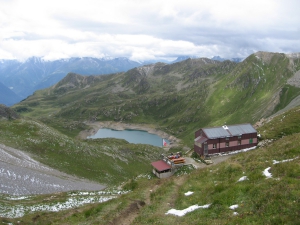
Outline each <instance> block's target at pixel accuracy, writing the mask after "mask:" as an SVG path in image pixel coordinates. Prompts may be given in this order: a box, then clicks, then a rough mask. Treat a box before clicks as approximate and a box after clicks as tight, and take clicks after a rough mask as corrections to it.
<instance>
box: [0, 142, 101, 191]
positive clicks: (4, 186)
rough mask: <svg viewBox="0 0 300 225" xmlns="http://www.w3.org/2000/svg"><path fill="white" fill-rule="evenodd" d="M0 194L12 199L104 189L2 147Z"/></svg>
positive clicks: (0, 145)
mask: <svg viewBox="0 0 300 225" xmlns="http://www.w3.org/2000/svg"><path fill="white" fill-rule="evenodd" d="M0 180H1V181H0V193H3V194H9V195H32V194H50V193H56V192H67V191H97V190H103V189H104V188H105V186H104V185H101V184H99V183H95V182H92V181H89V180H84V179H80V178H77V177H74V176H70V175H68V174H65V173H62V172H60V171H58V170H55V169H52V168H50V167H48V166H46V165H43V164H42V163H40V162H37V161H36V160H34V159H32V158H31V157H30V156H29V154H27V153H24V152H22V151H20V150H17V149H14V148H10V147H7V146H5V145H2V144H0Z"/></svg>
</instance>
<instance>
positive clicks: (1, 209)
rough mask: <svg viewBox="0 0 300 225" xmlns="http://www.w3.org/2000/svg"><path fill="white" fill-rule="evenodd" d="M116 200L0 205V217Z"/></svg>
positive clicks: (96, 198) (98, 198)
mask: <svg viewBox="0 0 300 225" xmlns="http://www.w3.org/2000/svg"><path fill="white" fill-rule="evenodd" d="M113 198H116V196H105V197H104V196H88V197H86V196H85V197H70V198H68V199H67V200H66V201H65V202H58V203H55V204H51V203H49V204H36V205H33V206H23V205H15V206H9V207H5V206H3V205H0V217H6V218H19V217H23V216H24V215H25V214H27V213H31V212H37V211H51V212H58V211H61V210H65V209H70V208H75V207H79V206H82V205H84V204H89V203H101V202H106V201H108V200H110V199H113Z"/></svg>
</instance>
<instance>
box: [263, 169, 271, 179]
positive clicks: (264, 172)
mask: <svg viewBox="0 0 300 225" xmlns="http://www.w3.org/2000/svg"><path fill="white" fill-rule="evenodd" d="M269 169H271V167H268V168H266V169H265V170H264V171H263V175H265V176H266V177H267V178H272V174H271V173H270V172H269Z"/></svg>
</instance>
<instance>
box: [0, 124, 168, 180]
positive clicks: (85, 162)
mask: <svg viewBox="0 0 300 225" xmlns="http://www.w3.org/2000/svg"><path fill="white" fill-rule="evenodd" d="M0 143H3V144H6V145H8V146H11V147H15V148H18V149H21V150H25V151H28V152H30V153H32V154H33V155H34V156H35V157H36V159H37V160H39V161H41V162H42V163H45V164H47V165H49V166H51V167H53V168H56V169H59V170H61V171H64V172H66V173H69V174H74V175H77V176H79V177H84V178H88V179H91V180H95V181H98V182H100V183H104V184H107V185H116V184H119V183H121V182H123V181H126V180H128V179H129V178H131V177H132V176H136V175H138V174H140V173H143V172H146V171H149V169H150V162H151V161H152V160H155V159H157V157H158V156H159V155H160V153H161V152H162V149H161V148H158V147H155V146H150V145H134V144H130V143H128V142H126V141H124V140H118V139H101V140H91V139H89V140H86V141H81V140H77V139H74V138H70V137H68V136H67V135H65V134H63V133H60V132H58V131H57V130H55V129H53V128H50V127H48V126H46V125H45V124H43V123H41V122H38V121H33V120H29V119H18V120H14V121H0ZM136 168H138V169H136Z"/></svg>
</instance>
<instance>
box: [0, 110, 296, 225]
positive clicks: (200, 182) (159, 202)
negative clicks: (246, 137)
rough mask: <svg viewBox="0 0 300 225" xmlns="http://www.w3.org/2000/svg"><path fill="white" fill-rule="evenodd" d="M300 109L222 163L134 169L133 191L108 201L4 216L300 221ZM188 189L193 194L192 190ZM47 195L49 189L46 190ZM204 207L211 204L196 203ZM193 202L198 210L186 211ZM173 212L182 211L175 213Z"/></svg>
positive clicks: (59, 197) (70, 220) (39, 220)
mask: <svg viewBox="0 0 300 225" xmlns="http://www.w3.org/2000/svg"><path fill="white" fill-rule="evenodd" d="M299 112H300V107H298V108H294V109H292V110H290V111H288V112H286V113H284V114H282V115H280V116H277V117H276V118H274V119H272V120H270V121H265V124H264V125H263V126H261V127H260V128H259V129H258V130H259V132H260V133H261V134H262V139H261V143H262V145H261V147H258V148H257V149H255V150H252V151H248V152H244V153H239V154H236V155H233V156H232V157H231V158H229V159H228V160H227V161H225V162H223V163H221V164H217V165H214V164H212V165H210V166H207V167H206V168H204V169H198V170H186V168H184V169H183V170H181V171H179V172H178V173H177V174H175V176H173V177H171V178H168V179H158V178H155V177H153V176H152V175H150V173H149V174H148V175H143V176H137V177H135V178H134V179H132V180H130V181H129V182H128V183H127V184H126V185H125V186H124V188H126V189H127V190H128V189H129V190H131V192H129V193H127V194H125V195H122V196H120V197H118V198H116V199H112V200H110V201H107V202H104V203H98V204H92V205H86V206H82V207H80V208H76V209H69V210H64V211H59V212H35V213H31V214H27V215H26V216H24V217H22V218H17V219H2V221H3V222H6V223H8V222H16V221H19V222H18V223H20V224H30V223H35V224H163V225H164V224H297V223H298V221H299V220H300V214H299V213H298V211H299V207H300V201H299V195H300V192H299V190H300V183H299V173H300V167H299V163H300V157H299V154H300V127H299V126H295V124H300V114H299ZM269 138H272V140H271V139H269ZM213 160H214V159H213ZM187 193H192V194H191V195H188V196H187V195H186V194H187ZM65 197H66V196H65V195H63V194H61V193H57V194H53V195H51V198H52V199H53V201H55V203H57V202H63V200H64V198H65ZM46 198H48V199H49V196H44V197H42V199H46ZM31 199H32V200H31V201H28V200H27V201H23V203H22V201H18V204H23V205H28V204H34V202H35V201H38V200H37V199H33V198H31ZM38 202H40V200H39V201H38ZM44 204H45V203H44ZM47 204H49V203H47ZM199 206H207V207H204V208H198V209H195V207H199ZM190 207H194V209H195V210H190V212H185V213H184V210H186V209H189V208H190ZM230 207H231V208H230ZM170 210H171V211H170ZM176 210H177V211H176ZM174 211H176V212H177V213H181V215H182V216H176V215H173V214H171V212H174ZM167 213H168V214H167Z"/></svg>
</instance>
